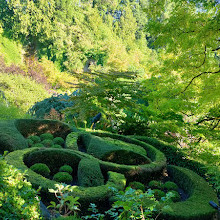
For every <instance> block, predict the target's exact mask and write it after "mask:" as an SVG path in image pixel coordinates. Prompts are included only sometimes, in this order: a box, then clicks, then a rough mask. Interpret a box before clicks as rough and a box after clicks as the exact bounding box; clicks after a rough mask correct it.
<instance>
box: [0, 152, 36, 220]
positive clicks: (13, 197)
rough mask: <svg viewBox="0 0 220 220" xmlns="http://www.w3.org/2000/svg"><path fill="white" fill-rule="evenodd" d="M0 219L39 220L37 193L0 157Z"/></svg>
mask: <svg viewBox="0 0 220 220" xmlns="http://www.w3.org/2000/svg"><path fill="white" fill-rule="evenodd" d="M0 186H1V190H0V207H1V208H0V219H2V220H3V219H4V220H6V219H8V220H20V219H32V220H38V219H40V207H39V199H38V198H37V192H36V191H35V190H34V189H33V188H32V185H31V183H30V182H28V181H27V180H26V178H25V175H24V174H23V173H21V171H20V170H18V169H15V168H14V167H13V166H11V165H8V164H7V163H6V161H5V159H4V158H3V157H2V156H0Z"/></svg>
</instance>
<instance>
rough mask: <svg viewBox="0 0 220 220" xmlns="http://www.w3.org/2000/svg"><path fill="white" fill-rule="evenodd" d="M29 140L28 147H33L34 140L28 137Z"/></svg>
mask: <svg viewBox="0 0 220 220" xmlns="http://www.w3.org/2000/svg"><path fill="white" fill-rule="evenodd" d="M27 142H28V147H32V146H33V145H34V142H33V141H32V140H31V139H30V138H28V139H27Z"/></svg>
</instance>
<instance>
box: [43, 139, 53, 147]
mask: <svg viewBox="0 0 220 220" xmlns="http://www.w3.org/2000/svg"><path fill="white" fill-rule="evenodd" d="M41 144H43V145H44V146H45V147H51V146H52V145H53V141H52V140H51V139H45V140H43V141H41Z"/></svg>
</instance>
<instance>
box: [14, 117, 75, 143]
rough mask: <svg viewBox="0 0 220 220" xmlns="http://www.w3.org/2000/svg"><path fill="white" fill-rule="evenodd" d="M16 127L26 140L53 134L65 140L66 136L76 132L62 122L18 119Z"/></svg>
mask: <svg viewBox="0 0 220 220" xmlns="http://www.w3.org/2000/svg"><path fill="white" fill-rule="evenodd" d="M15 127H16V128H17V129H18V131H20V133H21V134H22V135H23V136H24V137H26V138H27V137H28V136H31V135H38V136H39V135H41V134H43V133H51V134H53V136H54V137H62V138H63V139H64V140H65V139H66V136H67V135H68V134H69V133H70V132H73V131H74V128H72V127H70V126H69V125H68V124H65V123H62V122H60V121H55V120H41V119H39V120H38V119H18V120H15Z"/></svg>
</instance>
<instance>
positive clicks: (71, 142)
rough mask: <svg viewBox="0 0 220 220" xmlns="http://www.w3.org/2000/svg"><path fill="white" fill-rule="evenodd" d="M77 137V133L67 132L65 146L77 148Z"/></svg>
mask: <svg viewBox="0 0 220 220" xmlns="http://www.w3.org/2000/svg"><path fill="white" fill-rule="evenodd" d="M78 138H79V133H77V132H71V133H70V134H68V135H67V137H66V146H67V148H70V149H73V150H78V145H77V141H78Z"/></svg>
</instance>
